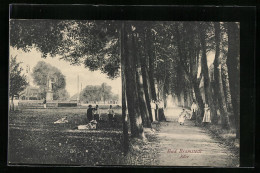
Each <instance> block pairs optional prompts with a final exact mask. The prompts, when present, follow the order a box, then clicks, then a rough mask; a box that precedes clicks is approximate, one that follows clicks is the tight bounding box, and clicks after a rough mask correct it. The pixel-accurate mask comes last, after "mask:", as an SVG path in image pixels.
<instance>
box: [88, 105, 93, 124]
mask: <svg viewBox="0 0 260 173" xmlns="http://www.w3.org/2000/svg"><path fill="white" fill-rule="evenodd" d="M87 118H88V121H89V122H90V121H91V120H93V108H92V106H91V105H89V106H88V110H87Z"/></svg>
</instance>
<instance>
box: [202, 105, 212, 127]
mask: <svg viewBox="0 0 260 173" xmlns="http://www.w3.org/2000/svg"><path fill="white" fill-rule="evenodd" d="M202 122H203V123H204V125H207V124H209V123H211V115H210V108H209V107H208V104H205V108H204V116H203V120H202Z"/></svg>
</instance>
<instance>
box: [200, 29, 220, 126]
mask: <svg viewBox="0 0 260 173" xmlns="http://www.w3.org/2000/svg"><path fill="white" fill-rule="evenodd" d="M200 26H201V27H200V30H199V31H200V32H199V35H200V42H201V48H202V57H201V72H202V74H203V77H204V89H205V103H206V104H208V105H209V107H210V110H211V114H212V118H211V119H212V121H213V123H217V110H216V107H215V105H214V102H213V97H212V96H213V93H212V88H211V86H210V78H209V70H208V62H207V51H206V35H205V29H204V26H203V25H200Z"/></svg>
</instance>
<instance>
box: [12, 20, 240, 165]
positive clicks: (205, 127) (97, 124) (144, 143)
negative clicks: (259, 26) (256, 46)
mask: <svg viewBox="0 0 260 173" xmlns="http://www.w3.org/2000/svg"><path fill="white" fill-rule="evenodd" d="M9 69H10V71H9V116H8V119H9V130H8V134H9V135H8V139H9V140H8V164H9V165H15V164H19V165H37V164H41V165H44V164H48V165H49V164H51V165H64V164H65V165H82V166H105V165H112V166H113V165H119V166H124V165H131V166H136V165H145V166H206V167H212V166H213V167H239V166H240V161H239V160H240V154H239V150H240V23H239V22H221V21H220V22H207V21H200V22H199V21H189V22H188V21H134V20H52V19H10V56H9Z"/></svg>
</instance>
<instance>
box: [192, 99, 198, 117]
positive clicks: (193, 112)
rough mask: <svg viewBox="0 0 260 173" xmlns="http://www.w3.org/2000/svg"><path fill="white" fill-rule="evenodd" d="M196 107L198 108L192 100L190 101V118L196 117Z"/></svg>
mask: <svg viewBox="0 0 260 173" xmlns="http://www.w3.org/2000/svg"><path fill="white" fill-rule="evenodd" d="M197 109H198V107H197V104H196V103H195V102H194V101H193V102H192V105H191V111H192V114H191V117H190V119H194V118H196V116H197V115H196V114H197Z"/></svg>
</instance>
